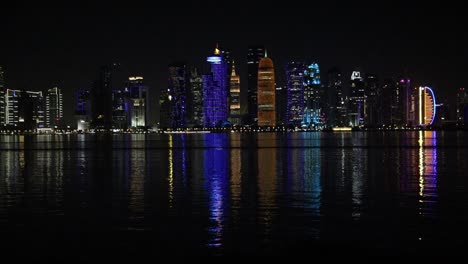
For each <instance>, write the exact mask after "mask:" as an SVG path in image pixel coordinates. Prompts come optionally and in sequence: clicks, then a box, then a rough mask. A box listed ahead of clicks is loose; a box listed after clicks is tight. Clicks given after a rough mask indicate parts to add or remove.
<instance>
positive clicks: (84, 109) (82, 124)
mask: <svg viewBox="0 0 468 264" xmlns="http://www.w3.org/2000/svg"><path fill="white" fill-rule="evenodd" d="M91 102H92V101H91V91H90V90H89V89H80V90H77V91H76V92H75V118H76V122H77V125H76V127H77V130H81V131H86V130H89V129H90V124H91V120H92V117H93V115H92V104H91Z"/></svg>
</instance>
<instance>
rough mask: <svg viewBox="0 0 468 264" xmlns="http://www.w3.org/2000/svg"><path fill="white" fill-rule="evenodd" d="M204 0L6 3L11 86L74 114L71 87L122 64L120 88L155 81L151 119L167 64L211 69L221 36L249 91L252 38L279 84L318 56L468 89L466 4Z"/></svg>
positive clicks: (2, 58)
mask: <svg viewBox="0 0 468 264" xmlns="http://www.w3.org/2000/svg"><path fill="white" fill-rule="evenodd" d="M199 2H200V1H194V2H190V1H184V2H182V1H170V3H162V2H161V1H152V2H147V3H144V2H137V1H130V2H126V4H125V5H118V4H115V3H112V4H110V3H108V4H107V5H106V4H104V3H101V4H96V3H92V4H91V3H89V4H85V3H83V4H82V3H79V2H77V1H75V2H73V6H71V5H70V3H67V4H66V5H63V6H60V4H59V5H57V4H45V3H43V2H40V3H36V4H30V3H29V4H25V3H22V2H19V1H15V3H10V5H6V6H2V10H1V16H0V21H1V23H0V25H1V26H0V28H1V32H2V33H1V36H2V37H1V41H0V42H1V44H0V45H1V49H0V65H1V66H3V68H4V71H5V78H6V84H7V87H8V88H12V89H28V90H45V89H48V88H51V87H52V86H54V85H59V87H60V88H62V89H63V91H64V97H65V117H66V118H71V116H72V114H73V92H74V91H75V90H76V89H79V88H89V87H91V84H92V82H93V80H95V79H96V78H97V75H98V74H97V73H98V68H99V66H101V65H105V64H109V63H113V62H119V63H120V64H121V65H122V66H121V69H120V71H119V73H118V74H117V77H116V78H117V80H116V81H117V82H119V81H120V80H121V81H120V83H122V86H123V82H124V79H125V77H128V76H129V75H142V76H144V78H145V80H146V83H147V84H148V85H149V86H150V89H151V92H152V96H151V99H152V101H151V104H152V106H151V107H152V112H151V120H152V121H153V120H155V119H156V98H157V97H156V96H157V95H158V94H159V90H160V89H161V88H165V87H166V86H167V65H168V64H170V63H172V62H177V61H186V62H187V63H188V64H189V65H194V66H200V67H202V69H203V68H204V69H207V64H206V62H205V58H206V56H207V55H209V54H211V53H212V51H213V48H214V46H215V43H216V42H219V43H220V45H222V46H223V47H226V48H228V49H230V50H231V52H232V57H233V58H234V59H235V61H236V66H237V68H238V69H239V70H240V74H241V83H242V82H243V83H242V85H241V86H242V89H244V90H245V89H246V86H245V85H246V78H247V76H246V55H247V47H248V45H256V44H257V45H258V44H263V45H265V47H266V48H267V49H268V53H269V55H270V57H271V58H272V59H273V61H274V63H275V67H276V76H277V82H278V85H284V80H285V73H284V65H285V63H286V62H287V61H289V60H297V59H309V60H316V61H318V62H319V64H320V67H321V70H322V75H325V74H324V73H325V72H326V71H327V70H328V69H329V68H330V67H332V66H338V67H339V68H340V69H341V70H342V71H343V73H344V76H345V80H347V79H349V78H348V76H350V74H351V71H352V70H353V69H354V68H355V67H358V68H359V69H360V70H361V71H362V72H363V73H375V74H377V75H378V76H379V78H380V79H383V78H388V77H392V76H394V77H397V76H399V75H400V74H402V73H407V74H408V75H409V76H410V77H411V78H412V79H413V84H414V85H429V86H432V87H433V88H434V89H435V90H436V93H437V95H438V96H439V99H440V98H449V99H450V102H454V98H455V94H456V90H457V88H459V87H466V86H468V60H467V58H468V54H467V47H468V34H467V33H468V32H467V31H468V30H467V27H466V24H467V20H466V18H464V16H465V15H466V11H465V9H464V8H463V7H461V6H456V5H447V4H446V3H444V5H446V6H437V5H431V4H427V3H426V4H424V5H421V6H418V5H416V4H413V5H412V6H408V5H404V4H400V3H398V2H392V3H391V4H390V3H389V4H382V3H377V1H375V3H373V4H355V3H348V4H345V5H343V4H342V3H338V2H333V1H322V2H326V4H317V3H314V1H307V3H301V2H296V1H282V2H281V3H280V4H279V3H278V4H273V3H271V1H255V3H253V2H254V1H203V2H204V3H203V4H201V3H199ZM302 2H304V1H302ZM375 4H378V5H377V6H375ZM2 5H3V3H2ZM15 5H16V6H15ZM287 5H290V6H287ZM458 5H460V4H458ZM244 95H245V94H244ZM151 123H153V122H151Z"/></svg>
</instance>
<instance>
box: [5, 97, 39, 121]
mask: <svg viewBox="0 0 468 264" xmlns="http://www.w3.org/2000/svg"><path fill="white" fill-rule="evenodd" d="M5 125H6V126H8V127H11V128H15V129H21V130H33V129H37V128H42V127H44V98H43V96H42V92H32V91H20V90H10V89H6V91H5Z"/></svg>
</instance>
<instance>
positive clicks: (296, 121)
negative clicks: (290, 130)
mask: <svg viewBox="0 0 468 264" xmlns="http://www.w3.org/2000/svg"><path fill="white" fill-rule="evenodd" d="M304 68H305V67H304V63H302V62H289V63H288V64H287V65H286V80H287V83H286V88H287V92H286V123H287V124H290V125H294V126H300V125H301V123H302V119H303V113H304V108H305V107H304Z"/></svg>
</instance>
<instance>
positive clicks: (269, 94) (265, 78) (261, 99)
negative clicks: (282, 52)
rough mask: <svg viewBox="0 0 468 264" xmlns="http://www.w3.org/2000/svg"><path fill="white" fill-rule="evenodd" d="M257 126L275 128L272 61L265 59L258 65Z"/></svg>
mask: <svg viewBox="0 0 468 264" xmlns="http://www.w3.org/2000/svg"><path fill="white" fill-rule="evenodd" d="M257 82H258V94H257V103H258V112H257V116H258V121H257V124H258V126H276V94H275V92H276V88H275V69H274V67H273V61H272V60H271V59H270V58H268V57H267V52H266V51H265V57H264V58H262V59H261V60H260V61H259V63H258V81H257Z"/></svg>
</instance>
